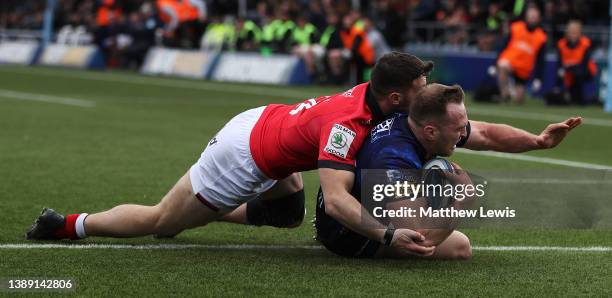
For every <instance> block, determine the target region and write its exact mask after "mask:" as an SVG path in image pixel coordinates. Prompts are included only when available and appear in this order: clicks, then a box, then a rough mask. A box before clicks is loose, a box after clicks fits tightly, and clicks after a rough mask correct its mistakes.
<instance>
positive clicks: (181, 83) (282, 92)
mask: <svg viewBox="0 0 612 298" xmlns="http://www.w3.org/2000/svg"><path fill="white" fill-rule="evenodd" d="M0 71H3V70H2V69H1V68H0ZM7 71H10V72H19V73H27V74H32V75H43V76H62V77H70V78H76V79H84V80H93V81H103V82H114V83H125V84H136V85H149V86H150V85H153V86H164V87H173V88H189V89H196V90H204V91H218V92H228V93H240V94H252V95H263V96H277V97H286V98H287V99H295V100H299V99H304V98H308V97H312V96H314V94H312V92H311V93H308V92H304V91H295V90H291V89H283V88H278V87H274V86H261V87H260V86H232V85H229V84H225V83H217V82H211V81H205V80H180V79H173V78H164V77H152V76H140V77H138V76H135V75H125V74H117V73H100V72H86V73H84V72H78V73H69V72H63V71H61V72H58V71H54V70H50V69H44V68H36V69H30V68H24V69H19V70H15V69H10V70H7ZM468 112H469V113H470V114H476V115H482V116H496V117H504V118H513V119H526V120H538V121H552V122H557V121H563V120H565V119H566V118H568V116H563V115H554V114H548V113H535V112H523V111H508V110H506V109H489V108H481V107H472V108H469V109H468ZM584 124H587V125H595V126H604V127H612V119H602V118H590V117H586V118H584Z"/></svg>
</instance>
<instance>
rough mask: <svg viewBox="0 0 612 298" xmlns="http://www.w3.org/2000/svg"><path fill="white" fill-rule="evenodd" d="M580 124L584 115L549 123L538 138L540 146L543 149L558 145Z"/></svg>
mask: <svg viewBox="0 0 612 298" xmlns="http://www.w3.org/2000/svg"><path fill="white" fill-rule="evenodd" d="M580 124H582V117H571V118H568V119H567V120H565V121H563V122H559V123H553V124H550V125H548V126H547V127H546V129H544V131H542V133H541V134H540V135H539V136H538V138H537V142H538V146H539V147H540V148H541V149H549V148H554V147H556V146H557V145H559V143H561V141H563V139H564V138H565V136H567V134H568V133H569V132H570V131H571V130H572V129H574V128H576V127H577V126H579V125H580Z"/></svg>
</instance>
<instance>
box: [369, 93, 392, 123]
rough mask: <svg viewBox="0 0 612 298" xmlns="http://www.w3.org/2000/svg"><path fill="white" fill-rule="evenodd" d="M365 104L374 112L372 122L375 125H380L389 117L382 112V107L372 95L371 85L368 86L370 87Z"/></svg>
mask: <svg viewBox="0 0 612 298" xmlns="http://www.w3.org/2000/svg"><path fill="white" fill-rule="evenodd" d="M365 102H366V105H367V106H368V107H369V108H370V111H372V120H373V121H372V122H374V123H373V124H378V123H380V122H382V121H383V120H385V119H387V116H385V114H383V112H382V110H381V109H380V106H379V105H378V103H377V102H376V99H375V98H374V95H373V94H372V91H371V90H370V85H369V84H368V87H367V88H366V94H365Z"/></svg>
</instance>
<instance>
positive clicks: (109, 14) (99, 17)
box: [96, 0, 121, 27]
mask: <svg viewBox="0 0 612 298" xmlns="http://www.w3.org/2000/svg"><path fill="white" fill-rule="evenodd" d="M113 4H115V1H114V0H104V1H103V2H102V6H100V7H99V8H98V10H97V11H96V25H97V26H98V27H104V26H108V25H110V22H111V20H116V19H118V18H119V17H120V16H121V9H120V8H115V9H113Z"/></svg>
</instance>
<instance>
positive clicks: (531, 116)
mask: <svg viewBox="0 0 612 298" xmlns="http://www.w3.org/2000/svg"><path fill="white" fill-rule="evenodd" d="M468 114H472V115H481V116H496V117H504V118H515V119H526V120H539V121H552V122H559V121H563V120H565V119H567V118H569V117H568V116H563V115H553V114H545V113H534V112H521V111H508V110H503V109H501V110H493V109H487V108H480V107H472V108H468ZM578 114H579V113H578ZM582 121H583V123H584V124H589V125H596V126H606V127H612V119H599V118H589V117H583V119H582Z"/></svg>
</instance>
